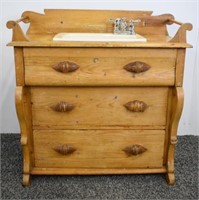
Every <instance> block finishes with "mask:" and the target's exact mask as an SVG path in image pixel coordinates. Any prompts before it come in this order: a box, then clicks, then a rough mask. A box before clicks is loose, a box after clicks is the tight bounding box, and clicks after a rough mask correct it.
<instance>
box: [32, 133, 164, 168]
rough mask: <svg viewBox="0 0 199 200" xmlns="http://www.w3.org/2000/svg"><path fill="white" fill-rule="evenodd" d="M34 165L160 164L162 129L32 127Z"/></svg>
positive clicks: (104, 165) (109, 165)
mask: <svg viewBox="0 0 199 200" xmlns="http://www.w3.org/2000/svg"><path fill="white" fill-rule="evenodd" d="M33 135H34V151H35V154H34V157H35V167H45V168H48V167H49V168H56V167H59V168H62V167H63V168H90V169H91V168H104V169H105V168H123V169H124V168H136V167H137V168H156V167H162V166H163V150H164V136H165V132H164V131H163V130H143V131H141V130H125V131H124V130H114V131H113V130H103V131H102V130H89V131H88V130H60V131H58V130H55V131H54V130H49V131H48V130H35V131H34V134H33Z"/></svg>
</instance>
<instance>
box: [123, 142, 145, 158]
mask: <svg viewBox="0 0 199 200" xmlns="http://www.w3.org/2000/svg"><path fill="white" fill-rule="evenodd" d="M122 151H124V152H125V153H126V154H128V155H134V156H136V155H138V154H142V153H144V152H145V151H147V149H146V148H145V147H143V146H141V145H139V144H134V145H129V146H127V147H125V148H124V149H122Z"/></svg>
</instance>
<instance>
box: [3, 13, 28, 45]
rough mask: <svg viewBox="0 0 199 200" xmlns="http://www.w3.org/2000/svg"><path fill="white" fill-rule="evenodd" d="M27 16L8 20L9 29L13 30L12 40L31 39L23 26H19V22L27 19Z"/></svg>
mask: <svg viewBox="0 0 199 200" xmlns="http://www.w3.org/2000/svg"><path fill="white" fill-rule="evenodd" d="M27 20H28V18H27V17H22V18H21V19H18V20H16V21H8V22H7V24H6V26H7V28H8V29H12V30H13V34H12V41H29V39H28V38H27V36H26V35H25V34H24V32H23V31H22V29H21V27H20V26H19V22H21V21H27Z"/></svg>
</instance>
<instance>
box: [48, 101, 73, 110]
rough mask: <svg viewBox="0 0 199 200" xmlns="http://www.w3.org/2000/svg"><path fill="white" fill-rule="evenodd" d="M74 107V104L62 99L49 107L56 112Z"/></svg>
mask: <svg viewBox="0 0 199 200" xmlns="http://www.w3.org/2000/svg"><path fill="white" fill-rule="evenodd" d="M74 107H75V106H74V105H73V104H71V103H68V102H64V101H61V102H59V103H57V104H55V105H53V106H51V108H52V109H53V110H54V111H57V112H68V111H71V110H72V109H73V108H74Z"/></svg>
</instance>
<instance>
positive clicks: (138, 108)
mask: <svg viewBox="0 0 199 200" xmlns="http://www.w3.org/2000/svg"><path fill="white" fill-rule="evenodd" d="M124 106H125V107H126V109H127V110H130V111H132V112H144V111H145V110H146V108H147V104H146V103H144V102H143V101H138V100H134V101H129V102H128V103H126V104H124Z"/></svg>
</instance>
